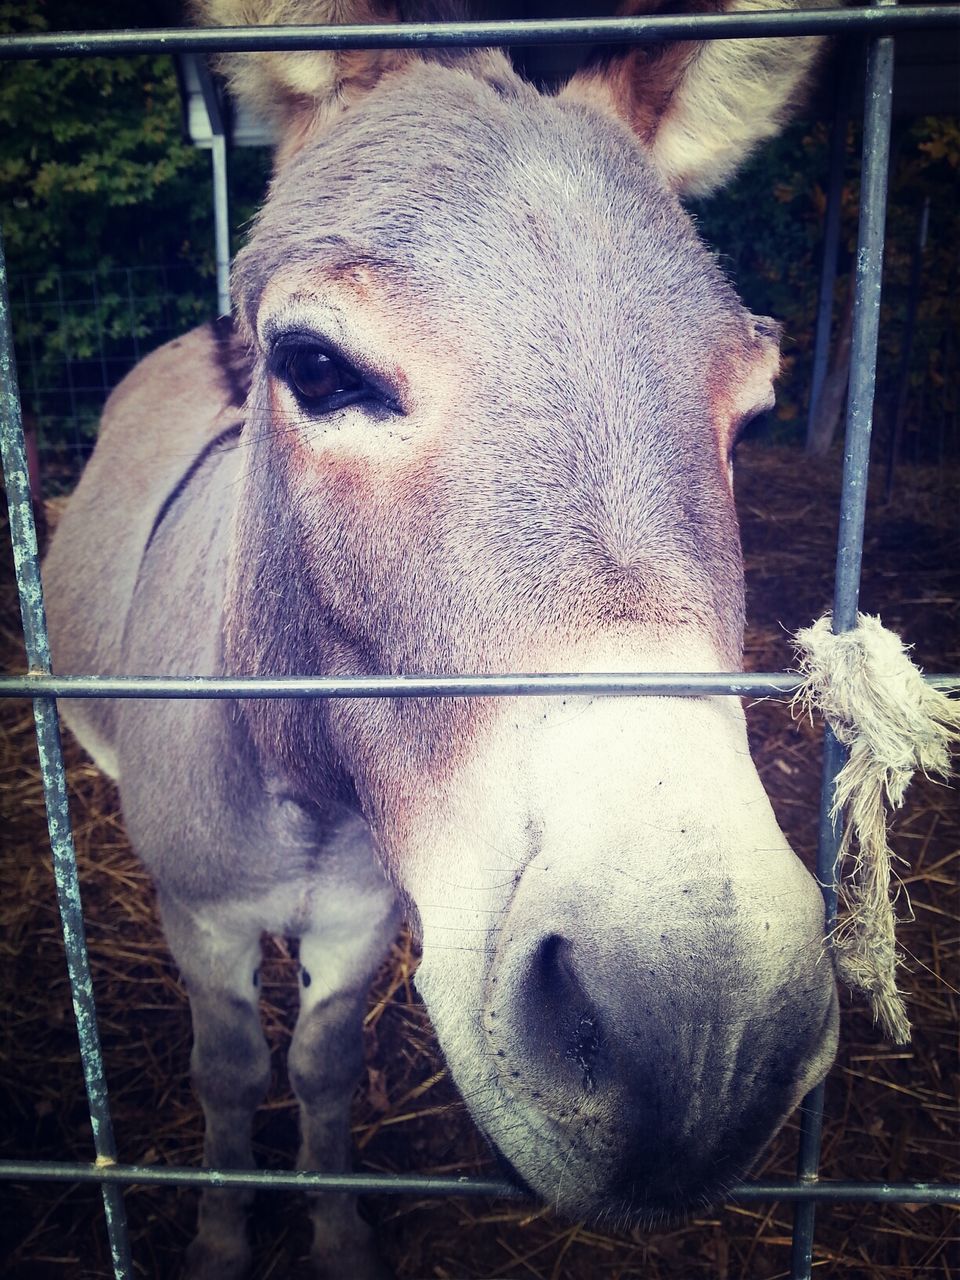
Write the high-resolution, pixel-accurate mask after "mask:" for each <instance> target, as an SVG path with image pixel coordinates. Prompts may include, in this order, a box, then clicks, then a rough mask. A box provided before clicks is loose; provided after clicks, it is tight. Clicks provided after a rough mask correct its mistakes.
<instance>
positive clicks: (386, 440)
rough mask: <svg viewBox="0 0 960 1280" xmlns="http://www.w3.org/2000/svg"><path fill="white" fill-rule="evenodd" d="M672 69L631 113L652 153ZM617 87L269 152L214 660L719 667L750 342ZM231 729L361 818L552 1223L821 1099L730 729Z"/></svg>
mask: <svg viewBox="0 0 960 1280" xmlns="http://www.w3.org/2000/svg"><path fill="white" fill-rule="evenodd" d="M748 43H752V42H748ZM692 56H693V55H692V54H690V52H689V51H688V52H687V59H688V61H687V62H686V63H683V62H678V63H677V66H676V67H675V68H673V70H676V71H677V76H678V85H677V87H676V93H677V95H678V96H677V100H676V107H675V109H674V110H673V111H672V113H671V112H661V116H662V117H663V118H665V119H668V120H669V121H670V127H672V128H677V127H680V126H678V124H677V119H678V118H679V119H680V123H681V125H683V128H684V129H687V131H688V132H689V126H690V121H689V120H686V121H685V122H684V119H683V113H684V112H688V110H689V104H688V102H687V99H686V98H685V97H683V96H682V95H681V94H680V90H681V88H682V84H681V83H680V82H681V81H683V80H684V78H685V77H686V78H689V76H688V71H689V66H690V65H691V64H690V62H689V59H690V58H691V57H692ZM638 59H639V56H638V55H634V54H630V55H626V56H625V57H623V58H621V59H620V60H619V61H616V62H614V63H612V64H609V65H607V66H606V67H605V68H600V67H591V68H590V69H588V70H587V71H586V72H584V73H582V74H581V75H580V76H579V77H578V78H577V79H576V80H575V81H574V82H573V83H572V84H571V86H569V87H568V89H567V90H566V92H565V93H564V94H562V95H560V96H559V97H557V98H543V97H540V96H539V95H538V94H536V93H534V92H533V91H532V90H531V89H529V88H528V87H526V86H524V85H523V84H521V83H520V82H519V81H518V80H517V79H516V78H515V77H514V76H513V74H512V72H511V71H510V70H509V68H508V67H507V65H506V63H505V62H503V61H501V60H500V59H499V58H494V57H492V56H486V55H483V56H481V57H479V58H476V59H470V60H466V59H465V60H464V63H463V65H460V66H452V67H450V66H440V65H435V64H433V65H430V64H424V63H410V64H407V65H404V66H402V67H400V68H399V69H393V70H392V71H391V73H390V74H387V75H385V76H384V77H383V78H382V79H381V80H380V82H379V83H378V84H377V85H376V87H375V88H373V89H372V90H370V91H369V92H368V93H366V94H365V95H364V97H363V99H362V102H359V103H357V104H356V105H355V106H353V107H352V108H351V109H350V110H347V111H346V112H345V113H343V114H342V115H340V116H338V117H337V119H336V123H335V127H332V126H331V124H330V122H329V121H326V122H321V124H319V125H316V126H314V127H312V128H310V127H303V126H302V124H301V123H300V122H299V120H297V121H291V123H290V131H289V135H288V144H287V145H286V147H285V149H284V153H283V160H282V163H281V165H280V167H279V169H278V173H277V176H276V178H275V181H274V184H273V188H272V191H271V195H270V199H269V202H268V204H267V206H266V209H265V210H264V212H263V214H262V215H261V217H260V219H259V221H258V224H257V227H256V229H255V232H254V234H253V237H252V239H251V242H250V245H249V247H248V248H247V249H246V250H245V252H244V254H243V255H242V257H241V260H240V262H239V265H238V270H237V281H238V285H239V293H240V297H241V302H242V307H243V310H244V315H245V318H246V322H247V325H248V328H249V332H250V336H251V339H252V342H253V344H254V348H255V352H256V358H257V374H256V379H255V385H254V390H253V393H252V398H251V402H250V412H249V426H248V438H249V448H248V449H247V451H246V472H245V477H244V493H243V501H242V504H241V511H240V515H239V523H238V529H237V547H238V554H237V556H236V561H235V564H234V566H233V579H232V586H231V591H232V598H233V611H232V616H233V623H232V627H231V632H230V635H229V637H228V645H229V648H230V650H231V653H232V656H233V662H234V665H235V666H236V667H238V668H239V669H244V670H250V671H264V672H267V671H271V672H275V673H284V672H289V673H298V674H303V673H304V672H305V671H322V672H326V673H331V672H344V673H346V672H364V671H365V672H386V673H398V672H415V671H424V672H438V671H462V672H484V671H496V670H506V671H510V670H541V671H574V670H584V671H613V670H679V671H683V670H724V669H730V668H732V667H738V666H739V664H740V659H741V632H742V613H743V582H742V567H741V559H740V551H739V542H738V536H737V528H736V518H735V512H734V506H733V498H732V490H731V476H730V455H731V450H732V445H733V442H734V440H735V437H736V434H737V431H738V429H739V426H740V425H741V424H742V423H743V422H744V421H745V420H746V419H748V418H749V417H750V416H751V415H752V414H753V413H756V412H758V411H760V410H762V409H764V408H766V407H768V406H769V404H770V403H771V396H772V391H771V381H772V377H773V375H774V373H775V370H776V366H777V345H776V339H775V334H774V327H773V326H772V325H771V324H770V322H767V321H762V320H757V319H756V318H754V317H752V316H750V315H749V314H748V313H747V312H746V311H745V309H744V308H743V306H742V305H741V303H740V302H739V301H738V299H737V297H736V296H735V294H734V292H733V291H732V289H731V288H730V286H729V285H728V283H727V282H726V280H725V279H724V277H723V275H722V273H721V272H720V270H719V269H718V267H717V266H716V264H715V262H714V260H713V259H712V257H711V255H710V254H709V253H708V252H707V251H706V250H705V248H704V247H703V246H702V245H701V243H700V242H699V240H698V238H697V236H696V233H695V231H694V229H693V227H692V224H691V222H690V220H689V218H688V217H687V216H686V215H685V214H684V212H683V210H682V208H681V206H680V204H679V201H678V197H677V190H678V189H683V188H685V189H691V188H693V187H694V186H696V185H697V184H698V183H701V184H702V183H703V182H704V181H707V180H709V173H708V174H707V178H704V176H703V173H704V169H705V168H706V169H709V164H708V163H707V162H706V161H704V162H702V163H701V165H700V167H699V168H697V165H696V158H697V157H696V154H695V153H696V152H697V150H698V144H697V141H696V135H695V134H693V135H692V137H690V138H688V145H687V144H685V145H686V150H682V149H681V150H678V149H677V148H676V147H673V148H670V147H668V146H666V144H665V143H664V141H663V138H662V137H661V136H660V134H659V133H656V132H655V133H654V134H651V133H650V130H651V129H654V130H655V125H656V120H654V125H650V124H649V120H648V117H649V116H650V112H649V111H647V110H646V109H645V108H643V107H642V104H641V103H640V102H639V93H640V88H639V87H637V86H636V83H635V80H634V78H632V76H631V74H630V73H631V70H632V69H635V66H634V64H635V63H636V62H637V61H638ZM668 69H669V68H668ZM354 70H355V68H354ZM671 74H672V71H671ZM694 80H696V77H695V76H694ZM795 80H796V74H794V76H793V81H791V83H793V82H794V81H795ZM627 87H629V90H630V92H629V94H627V93H626V88H627ZM661 89H662V86H661ZM618 94H619V95H620V96H618ZM625 96H626V97H627V98H629V101H625V100H624V97H625ZM750 109H752V105H745V106H744V108H743V110H744V111H748V110H750ZM625 120H627V121H629V122H630V123H632V124H633V126H634V127H633V128H628V127H627V124H626V123H625ZM648 126H649V127H648ZM763 131H764V129H763V128H760V127H759V126H758V129H757V132H763ZM648 135H649V136H648ZM290 139H292V140H290ZM752 140H753V139H752V138H751V139H750V141H752ZM745 145H746V144H744V146H745ZM658 147H660V151H658ZM743 149H744V147H741V151H742V150H743ZM691 155H693V160H691ZM665 157H666V158H665ZM711 162H712V161H711ZM691 166H692V168H691ZM720 168H721V169H722V168H723V165H721V166H720ZM681 170H682V171H683V173H684V176H683V178H682V179H680V178H678V177H677V176H676V174H677V172H678V171H681ZM688 171H689V172H688ZM249 716H250V724H251V732H252V734H253V736H254V739H255V740H256V742H257V744H258V747H259V749H260V751H261V753H262V754H263V755H264V756H265V757H267V758H270V759H272V760H273V761H274V762H275V766H276V767H277V768H279V769H282V771H283V772H284V774H285V776H286V777H287V778H289V779H290V780H291V785H292V786H293V787H294V788H295V789H296V790H297V791H299V793H300V794H302V795H303V796H304V798H311V799H316V798H317V796H318V794H320V793H323V794H327V795H336V796H337V797H338V798H341V799H343V798H346V799H348V800H350V801H352V802H353V803H355V804H356V805H357V806H358V807H359V809H360V811H361V812H362V814H363V815H364V817H365V818H366V819H367V821H368V822H369V824H370V826H371V828H372V830H373V832H374V836H375V839H376V843H377V845H378V848H379V850H380V852H381V855H382V858H383V861H384V865H385V867H386V868H387V870H388V872H389V874H390V875H391V876H392V877H393V879H394V880H395V881H396V883H397V884H398V886H399V887H400V889H401V890H402V892H403V893H404V894H405V896H406V898H407V900H408V903H409V906H410V909H411V914H412V915H413V917H414V918H415V919H416V920H417V921H418V922H419V925H420V927H421V930H422V936H423V948H424V959H423V964H422V967H421V970H420V973H419V975H418V985H419V987H420V990H421V992H422V994H423V996H424V998H425V1000H426V1003H427V1005H428V1008H429V1010H430V1013H431V1016H432V1018H433V1020H434V1023H435V1026H436V1029H437V1032H438V1035H439V1038H440V1041H441V1043H442V1045H443V1047H444V1051H445V1053H446V1055H447V1058H448V1061H449V1064H450V1067H451V1070H452V1072H453V1074H454V1076H455V1078H456V1079H457V1081H458V1083H459V1085H460V1087H461V1089H462V1091H463V1093H464V1096H465V1098H466V1101H467V1103H468V1105H469V1107H470V1109H471V1111H472V1112H473V1114H474V1116H475V1118H476V1119H477V1121H478V1123H479V1124H480V1125H481V1127H482V1128H483V1129H484V1131H485V1132H486V1133H487V1135H488V1136H489V1138H490V1139H491V1141H492V1142H493V1144H494V1145H495V1146H496V1147H497V1148H498V1150H499V1151H500V1153H501V1154H502V1155H503V1156H504V1157H505V1159H506V1160H507V1161H508V1162H509V1163H510V1165H512V1167H513V1168H514V1170H515V1171H516V1173H517V1174H518V1176H519V1177H520V1178H521V1179H522V1180H523V1181H524V1182H525V1183H526V1184H528V1185H529V1186H530V1187H531V1188H532V1189H534V1190H535V1191H536V1192H537V1193H538V1194H540V1195H541V1196H543V1197H544V1198H546V1199H548V1200H550V1201H551V1202H553V1203H554V1204H556V1206H557V1207H558V1208H559V1209H561V1210H564V1211H566V1212H568V1213H574V1214H582V1213H587V1214H592V1215H598V1214H611V1215H615V1216H617V1217H618V1218H621V1219H624V1220H648V1219H653V1218H655V1217H657V1216H659V1215H662V1214H663V1213H665V1212H666V1213H669V1212H674V1211H678V1210H682V1209H683V1208H684V1207H685V1206H687V1205H690V1204H693V1203H697V1202H699V1201H703V1200H705V1199H709V1198H710V1197H713V1196H715V1195H717V1194H720V1193H721V1192H722V1190H723V1189H724V1188H725V1187H726V1186H727V1185H729V1184H730V1183H731V1181H734V1180H735V1179H736V1178H737V1177H739V1176H740V1175H742V1174H743V1173H744V1172H746V1171H747V1170H748V1169H749V1167H750V1166H751V1164H752V1163H753V1162H754V1161H755V1160H756V1158H757V1156H758V1154H759V1153H760V1151H761V1150H762V1149H763V1147H764V1146H765V1144H766V1143H767V1142H768V1140H769V1139H770V1137H771V1136H772V1134H773V1133H774V1132H775V1131H776V1129H777V1128H778V1127H779V1126H780V1124H781V1123H782V1122H783V1120H784V1118H785V1116H786V1115H787V1114H788V1112H789V1111H790V1110H791V1109H792V1108H793V1107H794V1106H795V1105H796V1104H797V1102H798V1101H799V1099H800V1098H801V1097H802V1095H803V1094H804V1093H805V1092H806V1091H807V1090H808V1089H809V1088H810V1087H811V1086H812V1085H813V1084H814V1083H816V1082H817V1081H819V1080H820V1079H821V1078H822V1077H823V1075H824V1074H825V1072H826V1070H827V1068H828V1066H829V1064H830V1062H831V1060H832V1057H833V1053H834V1049H835V1039H836V997H835V992H834V984H833V975H832V972H831V970H830V966H829V963H828V962H826V961H823V960H822V959H821V932H822V923H823V910H822V904H821V899H820V895H819V892H818V890H817V887H816V885H815V884H814V882H813V880H812V878H811V877H810V876H809V875H808V874H807V873H806V872H805V871H804V870H803V868H802V867H801V865H800V863H799V862H798V861H797V859H796V858H795V856H794V855H793V853H792V852H791V850H790V849H789V847H788V846H787V844H786V842H785V840H784V838H783V836H782V834H781V833H780V831H779V829H778V827H777V824H776V821H775V819H774V817H773V814H772V811H771V809H770V806H769V803H768V801H767V799H766V796H765V794H764V792H763V790H762V787H761V785H760V782H759V779H758V777H757V774H756V770H755V768H754V766H753V764H752V762H751V760H750V757H749V753H748V749H747V745H746V737H745V732H744V726H743V719H742V713H741V711H740V709H739V707H738V706H736V705H734V704H733V703H732V700H730V699H723V698H718V699H687V700H668V699H654V698H636V699H606V700H604V699H586V698H580V699H568V700H566V701H565V702H558V701H556V700H539V699H537V700H534V699H523V700H502V701H495V700H485V701H482V702H481V701H456V700H454V701H424V702H410V701H395V702H388V701H364V702H360V701H357V702H337V703H331V704H325V705H322V706H321V705H319V704H315V703H314V704H284V703H272V704H269V705H267V706H259V707H257V708H251V709H250V710H249Z"/></svg>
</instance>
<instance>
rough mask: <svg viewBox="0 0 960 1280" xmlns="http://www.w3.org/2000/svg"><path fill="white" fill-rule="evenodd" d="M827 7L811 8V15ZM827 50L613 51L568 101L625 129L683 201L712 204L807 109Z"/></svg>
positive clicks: (780, 1)
mask: <svg viewBox="0 0 960 1280" xmlns="http://www.w3.org/2000/svg"><path fill="white" fill-rule="evenodd" d="M823 3H825V0H811V2H809V3H808V2H806V0H805V2H804V3H803V7H804V8H814V7H816V6H817V5H818V4H823ZM661 7H664V0H625V3H623V4H622V5H621V7H620V9H619V10H618V14H619V16H621V17H633V16H639V15H640V14H644V13H651V12H653V11H655V10H656V9H659V8H661ZM671 7H672V6H671ZM691 7H694V8H695V9H696V11H698V12H712V13H734V12H736V11H738V10H751V11H759V10H775V9H795V8H800V7H801V6H800V4H799V3H798V2H797V0H704V2H703V3H698V2H697V0H694V2H693V5H692V6H691ZM823 44H824V41H823V39H821V38H820V37H817V36H812V37H811V36H793V37H786V38H784V37H781V38H770V39H767V38H761V39H749V40H743V39H739V40H703V41H691V40H684V41H671V42H665V43H664V44H659V45H649V44H648V45H635V46H633V47H632V48H630V49H627V50H622V49H621V50H616V51H613V50H611V49H609V48H606V49H601V50H598V51H597V52H596V53H595V54H593V55H592V56H591V58H590V60H589V61H588V63H587V64H586V65H585V66H583V67H582V68H581V69H580V70H579V71H578V72H577V74H576V75H575V76H574V77H573V79H572V80H571V81H570V82H569V84H567V86H566V87H565V88H564V90H563V96H564V97H565V98H567V99H574V100H577V101H581V102H584V103H588V104H589V105H592V106H594V107H599V108H600V109H601V110H603V111H605V112H606V113H607V114H610V115H615V116H617V117H619V118H620V119H622V120H624V121H626V123H627V124H629V125H630V127H631V128H632V129H633V131H634V132H635V134H636V135H637V137H638V138H639V139H640V141H641V142H642V143H643V145H644V147H645V148H646V150H647V152H648V153H649V156H650V159H651V160H652V161H653V163H654V165H655V166H656V167H657V168H658V169H659V171H660V173H661V175H662V177H663V178H664V180H665V181H666V183H667V185H668V186H669V187H671V188H672V189H673V190H674V191H676V192H677V194H678V195H681V196H703V195H708V194H709V193H710V192H712V191H715V190H716V189H717V188H718V187H720V186H722V185H723V184H724V183H725V182H727V181H729V179H730V178H732V177H733V175H734V173H735V172H736V170H737V169H738V168H739V167H740V165H741V164H742V163H743V162H744V161H745V160H746V159H747V157H748V156H749V155H750V153H751V152H752V151H753V150H754V148H755V147H757V146H758V145H759V143H761V142H763V141H764V140H765V139H767V138H771V137H773V136H774V134H776V133H778V132H779V131H780V129H781V128H782V126H783V125H784V124H785V123H786V121H787V119H788V118H789V116H790V114H791V112H792V110H793V108H794V107H796V106H797V105H799V103H800V102H801V101H802V98H803V90H804V87H805V85H806V84H807V83H808V82H809V79H810V76H811V73H812V71H813V67H814V64H815V63H816V60H817V56H818V54H819V52H820V50H821V48H822V46H823Z"/></svg>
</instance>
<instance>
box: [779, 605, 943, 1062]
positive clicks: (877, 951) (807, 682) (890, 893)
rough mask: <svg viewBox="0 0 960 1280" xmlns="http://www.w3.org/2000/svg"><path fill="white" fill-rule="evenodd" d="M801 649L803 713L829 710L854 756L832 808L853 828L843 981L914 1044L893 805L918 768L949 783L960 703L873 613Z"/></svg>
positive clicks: (843, 894)
mask: <svg viewBox="0 0 960 1280" xmlns="http://www.w3.org/2000/svg"><path fill="white" fill-rule="evenodd" d="M794 643H795V645H796V649H797V660H798V667H799V673H800V675H801V677H802V681H803V682H802V684H801V686H800V688H799V689H798V690H797V693H796V694H795V695H794V699H793V705H794V707H795V708H796V707H800V708H801V709H802V710H803V711H805V712H806V713H807V714H812V713H813V711H819V712H820V714H821V715H822V716H823V717H824V719H825V720H826V721H827V724H829V726H830V728H831V729H832V730H833V732H834V733H835V734H836V736H837V738H838V740H839V741H840V742H841V743H842V744H843V745H844V746H845V747H846V748H847V751H848V753H849V754H848V757H847V761H846V763H845V764H844V766H843V768H842V769H841V770H840V773H839V774H838V775H837V780H836V789H835V791H834V796H833V805H832V808H831V818H832V819H833V820H834V821H835V822H836V821H837V820H838V819H840V818H841V817H842V818H843V820H844V823H843V835H842V837H841V841H840V851H839V865H838V880H839V885H838V894H839V900H840V905H841V908H842V911H841V917H840V920H839V923H838V924H837V926H836V928H835V929H834V931H833V933H832V934H831V936H830V939H829V942H830V945H831V947H832V949H833V953H834V956H835V959H836V965H837V974H838V976H839V977H840V979H841V980H842V981H843V982H845V983H846V984H847V986H849V987H851V988H852V989H854V990H856V991H860V992H862V993H863V994H864V995H866V996H867V998H868V999H869V1001H870V1005H871V1007H872V1009H873V1016H874V1019H875V1020H877V1021H879V1022H880V1024H881V1026H882V1027H883V1030H884V1032H885V1033H886V1035H887V1036H888V1037H889V1038H890V1039H891V1040H893V1042H894V1043H895V1044H906V1043H907V1042H908V1041H909V1039H910V1023H909V1021H908V1019H907V1014H906V1009H905V1007H904V1003H903V997H902V995H901V993H900V992H899V991H898V990H897V984H896V974H897V967H898V965H900V964H901V963H902V962H903V957H902V955H901V954H900V952H899V951H898V950H897V941H896V914H895V911H894V907H895V905H896V901H897V898H898V897H899V895H900V892H901V891H902V888H903V887H902V885H900V884H899V882H898V881H897V879H896V873H895V872H894V871H893V868H892V860H893V859H894V857H895V855H894V854H893V852H892V850H891V849H890V845H889V843H888V841H887V806H889V807H890V808H891V809H898V808H899V807H900V805H901V804H902V803H903V796H904V792H905V791H906V789H907V787H908V785H909V783H910V780H911V778H912V777H913V774H914V772H915V770H917V769H921V770H922V771H923V772H924V773H925V774H926V775H927V776H933V777H937V778H942V779H946V778H947V777H949V775H950V747H951V744H952V743H953V742H954V741H955V740H957V739H958V738H960V703H958V702H952V701H951V700H950V698H948V697H947V696H946V694H944V693H941V692H940V691H939V690H937V689H934V688H932V687H931V686H930V685H929V684H927V682H926V681H925V680H924V679H923V676H922V674H921V672H920V670H919V668H918V667H916V666H915V665H914V664H913V663H912V662H911V661H910V659H909V658H908V657H907V653H906V648H905V646H904V645H903V643H902V641H901V640H900V637H899V636H897V635H895V634H894V633H893V632H892V631H888V630H887V629H886V628H885V627H883V626H882V625H881V623H880V619H879V618H874V617H870V616H869V615H868V614H862V613H861V614H859V615H858V625H857V626H856V628H855V629H854V630H852V631H845V632H843V633H842V634H840V635H834V633H833V631H832V630H831V619H830V616H829V615H827V616H826V617H823V618H821V619H820V620H819V621H818V622H815V623H814V624H813V626H812V627H806V628H804V629H803V630H801V631H798V632H797V634H796V636H795V637H794ZM898 860H899V859H898ZM892 878H893V880H894V882H895V883H894V884H893V885H892V884H891V879H892Z"/></svg>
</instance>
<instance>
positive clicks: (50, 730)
mask: <svg viewBox="0 0 960 1280" xmlns="http://www.w3.org/2000/svg"><path fill="white" fill-rule="evenodd" d="M0 452H2V457H3V477H4V484H5V486H6V490H7V504H8V507H9V512H10V535H11V538H12V541H13V558H14V565H15V568H16V575H17V590H18V592H19V596H20V612H21V615H22V618H23V634H24V643H25V646H26V651H27V662H28V664H29V668H30V671H31V672H33V673H37V674H44V675H46V674H49V672H50V646H49V642H48V639H47V620H46V614H45V611H44V607H43V593H42V590H41V586H40V557H39V554H38V550H37V533H36V528H35V525H34V519H33V508H32V506H31V503H30V481H29V478H28V474H27V459H26V448H25V445H24V439H23V421H22V416H21V412H20V394H19V391H18V389H17V376H16V365H15V358H14V350H13V329H12V326H11V323H10V301H9V296H8V293H7V271H6V262H5V260H4V255H3V244H2V242H0ZM33 714H34V719H35V721H36V727H37V750H38V752H39V756H40V772H41V775H42V778H43V796H44V802H45V804H46V809H47V827H48V830H49V832H50V845H51V848H52V850H53V870H54V879H55V880H56V888H57V901H58V904H59V907H60V920H61V924H62V926H63V942H64V947H65V949H66V953H67V972H68V974H69V977H70V994H71V997H72V999H73V1012H74V1017H75V1018H76V1022H77V1035H78V1037H79V1040H80V1057H81V1061H82V1063H83V1076H84V1083H85V1085H86V1089H87V1101H88V1104H89V1108H90V1123H91V1125H92V1127H93V1143H94V1149H95V1151H96V1155H97V1162H98V1163H103V1164H114V1163H116V1154H117V1153H116V1146H115V1143H114V1139H113V1124H112V1122H111V1119H110V1108H109V1105H108V1102H107V1086H106V1081H105V1078H104V1072H103V1056H102V1054H101V1051H100V1033H99V1030H98V1027H97V1011H96V1006H95V1004H94V998H93V983H92V981H91V978H90V965H89V961H88V958H87V943H86V936H85V932H84V927H83V911H82V908H81V904H80V883H79V879H78V876H77V858H76V852H75V850H74V846H73V833H72V831H71V829H70V812H69V809H68V805H67V780H66V774H65V772H64V767H63V753H62V750H61V746H60V726H59V722H58V720H57V706H56V702H55V701H54V699H53V698H35V699H34V703H33ZM102 1192H103V1205H104V1210H105V1212H106V1217H107V1231H108V1233H109V1237H110V1252H111V1255H112V1258H113V1269H114V1275H115V1277H116V1280H133V1266H132V1262H131V1258H130V1245H129V1242H128V1239H127V1223H126V1214H125V1212H124V1205H123V1191H122V1188H121V1187H119V1186H112V1185H107V1184H104V1186H103V1188H102Z"/></svg>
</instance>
